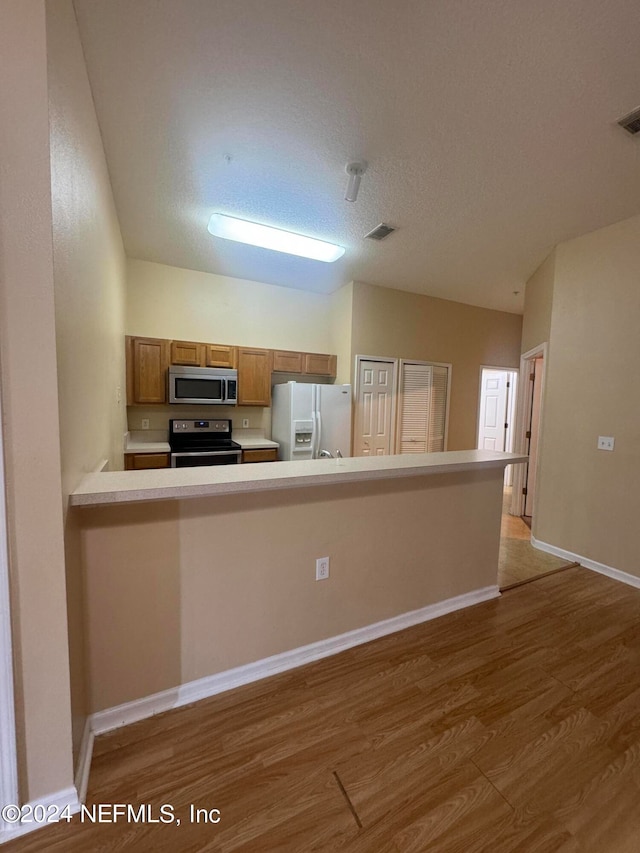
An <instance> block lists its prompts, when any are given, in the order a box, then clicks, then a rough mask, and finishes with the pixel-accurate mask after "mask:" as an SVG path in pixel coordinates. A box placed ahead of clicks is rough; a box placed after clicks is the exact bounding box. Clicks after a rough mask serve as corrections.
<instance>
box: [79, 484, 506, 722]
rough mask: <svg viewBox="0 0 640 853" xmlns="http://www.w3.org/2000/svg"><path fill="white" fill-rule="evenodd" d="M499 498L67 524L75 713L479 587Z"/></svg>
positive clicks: (238, 501) (348, 498)
mask: <svg viewBox="0 0 640 853" xmlns="http://www.w3.org/2000/svg"><path fill="white" fill-rule="evenodd" d="M501 495H502V470H501V469H492V470H486V469H485V470H483V471H473V472H465V473H458V474H447V475H433V476H426V477H416V478H411V479H402V480H395V481H392V480H387V481H378V482H376V483H365V484H345V485H342V486H321V487H317V488H308V489H294V490H285V491H278V492H262V493H260V494H253V495H252V494H249V495H234V496H222V497H216V498H208V499H193V500H188V501H181V502H180V501H175V502H159V503H158V502H154V503H150V504H149V503H146V504H132V505H128V506H105V507H97V508H92V509H78V510H74V512H78V513H79V515H80V523H81V524H82V526H83V529H84V533H83V548H84V557H85V571H86V585H87V620H88V622H87V624H88V631H89V671H90V681H91V709H92V710H93V711H98V710H102V709H104V708H109V707H112V706H114V705H117V704H119V703H122V702H128V701H131V700H134V699H138V698H141V697H143V696H146V695H148V694H151V693H154V692H157V691H161V690H165V689H170V688H173V687H176V686H178V685H180V684H183V683H185V682H189V681H192V680H194V679H198V678H202V677H204V676H207V675H212V674H214V673H219V672H222V671H224V670H227V669H229V668H231V667H235V666H239V665H241V664H246V663H249V662H252V661H256V660H260V659H262V658H265V657H267V656H269V655H274V654H278V653H280V652H284V651H286V650H289V649H295V648H298V647H299V646H302V645H305V644H307V643H312V642H315V641H318V640H322V639H325V638H328V637H332V636H335V635H337V634H340V633H343V632H345V631H349V630H351V629H355V628H361V627H363V626H366V625H369V624H371V623H375V622H378V621H380V620H383V619H388V618H390V617H392V616H396V615H399V614H401V613H405V612H408V611H411V610H416V609H418V608H421V607H424V606H426V605H428V604H433V603H435V602H438V601H442V600H445V599H448V598H451V597H453V596H456V595H461V594H463V593H467V592H470V591H472V590H476V589H480V588H483V587H487V586H492V585H495V584H496V583H497V565H498V549H499V527H500V507H501ZM461 518H464V519H465V535H464V536H460V519H461ZM391 534H392V535H391ZM399 541H400V542H402V547H399V546H398V542H399ZM325 555H328V556H329V557H330V558H331V565H330V577H329V580H328V581H323V582H320V583H319V582H316V580H315V560H316V558H317V557H320V556H325ZM132 567H135V571H134V570H132Z"/></svg>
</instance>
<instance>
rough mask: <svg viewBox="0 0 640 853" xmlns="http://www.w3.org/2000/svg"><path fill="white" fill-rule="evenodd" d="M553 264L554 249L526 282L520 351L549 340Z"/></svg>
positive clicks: (527, 350) (554, 261)
mask: <svg viewBox="0 0 640 853" xmlns="http://www.w3.org/2000/svg"><path fill="white" fill-rule="evenodd" d="M555 266H556V251H555V249H554V250H553V252H551V254H550V255H549V256H548V257H547V258H546V260H545V261H543V262H542V263H541V264H540V266H539V267H538V269H537V270H536V271H535V272H534V274H533V275H532V276H531V278H530V279H529V281H528V282H527V287H526V290H525V294H524V317H523V320H522V352H529V350H532V349H533V348H534V347H537V346H539V345H540V344H543V343H545V342H547V341H548V340H549V336H550V333H551V310H552V305H553V282H554V277H555Z"/></svg>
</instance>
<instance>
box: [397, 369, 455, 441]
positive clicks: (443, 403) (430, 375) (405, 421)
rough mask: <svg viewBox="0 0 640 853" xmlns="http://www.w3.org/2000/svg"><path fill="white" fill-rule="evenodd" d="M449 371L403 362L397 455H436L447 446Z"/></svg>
mask: <svg viewBox="0 0 640 853" xmlns="http://www.w3.org/2000/svg"><path fill="white" fill-rule="evenodd" d="M448 391H449V369H448V367H446V366H445V365H438V364H429V363H428V362H423V361H415V362H413V361H401V362H400V395H399V397H400V404H399V417H398V441H397V452H398V453H434V452H437V451H441V450H444V449H445V447H446V428H447V398H448Z"/></svg>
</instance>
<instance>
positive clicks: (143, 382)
mask: <svg viewBox="0 0 640 853" xmlns="http://www.w3.org/2000/svg"><path fill="white" fill-rule="evenodd" d="M127 356H128V364H127V373H128V376H127V391H128V399H127V402H128V403H129V404H133V405H136V404H138V405H144V404H147V403H166V402H167V368H168V366H169V341H165V340H162V339H161V338H128V339H127Z"/></svg>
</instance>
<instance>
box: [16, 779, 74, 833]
mask: <svg viewBox="0 0 640 853" xmlns="http://www.w3.org/2000/svg"><path fill="white" fill-rule="evenodd" d="M36 806H38V807H43V808H44V813H45V814H47V813H48V812H49V810H57V811H58V812H62V810H63V809H65V808H67V807H68V808H69V810H70V813H71V814H76V812H79V811H80V801H79V799H78V793H77V791H76V789H75V787H73V786H71V787H70V788H64V789H63V790H61V791H56V792H55V793H53V794H49V795H47V796H45V797H38V799H37V800H34V801H33V802H30V803H25V804H24V805H23V806H22V809H23V813H24V812H25V811H27V812H28V813H29V814H33V811H32V810H33V809H35V807H36ZM43 826H51V824H50V823H35V822H34V823H17V824H9V825H8V826H7V824H4V827H5V828H4V829H3V830H2V831H0V844H4V843H5V842H6V841H13V839H14V838H19V837H20V836H21V835H26V834H27V833H29V832H34V831H35V830H36V829H41V828H42V827H43Z"/></svg>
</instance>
